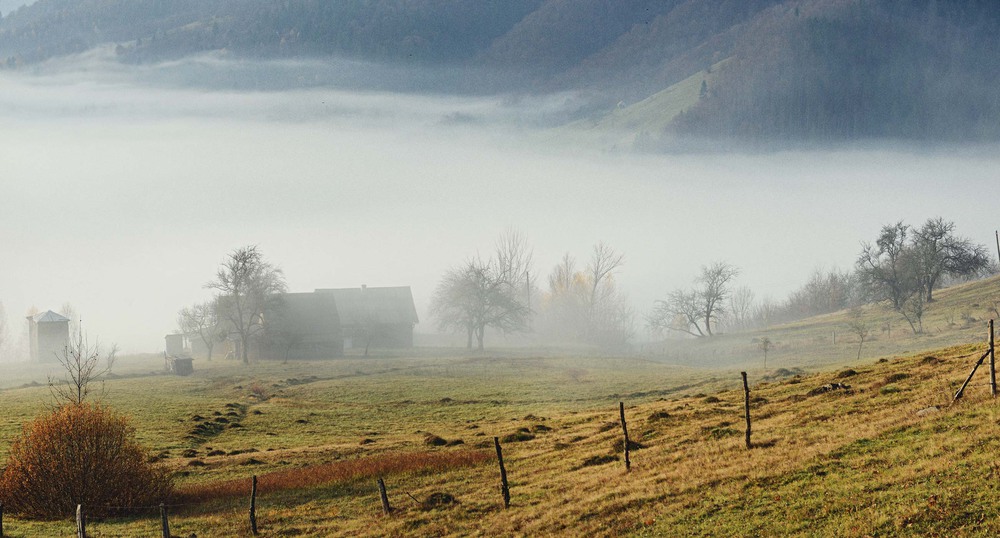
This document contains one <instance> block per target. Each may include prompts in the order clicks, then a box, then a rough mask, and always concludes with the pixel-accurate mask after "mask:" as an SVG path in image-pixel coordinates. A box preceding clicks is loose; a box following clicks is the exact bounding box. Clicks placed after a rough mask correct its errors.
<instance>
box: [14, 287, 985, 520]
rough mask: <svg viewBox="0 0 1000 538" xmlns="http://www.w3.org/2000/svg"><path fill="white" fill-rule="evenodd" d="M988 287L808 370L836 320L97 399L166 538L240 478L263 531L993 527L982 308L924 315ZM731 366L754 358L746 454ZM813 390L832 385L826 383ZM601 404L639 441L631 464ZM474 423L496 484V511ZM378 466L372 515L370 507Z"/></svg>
mask: <svg viewBox="0 0 1000 538" xmlns="http://www.w3.org/2000/svg"><path fill="white" fill-rule="evenodd" d="M996 286H997V282H996V281H994V280H991V281H987V282H985V283H978V284H977V285H972V286H971V287H968V286H967V287H958V288H953V289H949V290H944V291H942V292H941V294H940V299H939V301H938V302H936V303H934V306H933V307H932V309H929V310H928V314H927V319H926V320H925V324H926V325H927V326H928V327H929V328H930V330H929V334H927V335H924V336H920V337H914V336H912V335H905V334H904V335H897V334H895V332H894V335H893V337H892V338H889V337H887V336H886V337H882V336H880V337H879V339H878V340H876V341H875V342H874V343H873V345H872V346H871V347H872V348H873V350H878V352H880V353H881V352H882V351H885V348H883V347H880V346H890V345H891V346H897V347H896V348H894V349H898V350H899V352H898V353H896V352H892V351H891V350H889V352H886V353H881V355H882V356H880V357H871V356H868V357H867V358H863V359H862V360H861V361H857V360H852V359H853V357H846V358H845V357H844V353H843V352H842V351H844V350H839V348H838V347H835V346H834V345H833V344H832V342H830V343H828V344H827V345H829V346H830V348H829V353H830V357H829V358H828V360H827V362H826V363H824V360H823V353H824V351H822V350H823V349H827V348H824V347H823V346H822V345H817V346H813V347H808V346H803V347H802V349H810V350H811V351H809V353H810V354H809V355H808V356H803V357H796V356H795V355H794V354H793V353H792V351H790V350H794V349H797V348H796V347H795V346H797V345H798V344H797V342H799V339H801V341H803V342H809V341H813V342H814V343H815V342H818V341H817V340H816V339H815V335H816V334H820V333H827V332H831V331H832V330H833V329H832V327H837V326H839V325H838V323H841V322H840V321H838V318H837V315H833V316H828V317H826V318H827V319H826V320H825V321H817V320H809V321H806V322H802V323H799V324H794V325H790V326H786V327H780V328H776V329H772V330H771V331H769V333H768V334H770V335H772V336H771V337H772V338H774V339H775V340H777V341H778V342H783V343H784V348H783V351H782V352H780V353H778V354H777V355H776V356H775V357H773V358H772V357H769V364H768V368H767V369H764V368H763V367H762V366H759V365H756V364H754V363H755V361H756V359H755V358H753V356H745V357H744V358H743V359H739V360H734V361H731V362H730V363H728V364H727V363H726V361H719V365H718V366H717V367H715V368H708V367H700V368H699V367H694V366H677V365H671V364H669V363H667V362H664V361H663V360H658V359H657V358H656V357H655V356H650V357H647V356H629V357H573V356H560V354H559V353H556V352H549V353H546V354H544V355H538V354H532V353H531V352H529V351H525V350H505V351H504V352H503V353H499V352H497V353H495V354H493V355H489V356H479V355H469V356H467V355H465V354H464V353H456V352H455V351H453V350H440V351H433V350H417V352H415V353H412V354H411V355H412V356H383V357H373V358H367V359H365V358H360V357H347V358H343V359H337V360H329V361H313V362H289V363H281V362H261V363H255V364H251V365H249V366H248V367H245V366H243V365H241V364H236V363H233V362H227V361H220V360H216V361H212V362H207V361H196V373H195V375H193V376H191V377H173V376H167V375H163V374H161V373H159V372H158V368H159V366H160V360H161V359H158V358H156V357H130V358H128V359H125V360H123V361H122V362H121V364H120V365H119V366H117V367H116V373H117V375H118V376H119V377H117V378H114V379H111V380H108V381H107V383H106V389H107V394H106V396H105V397H104V401H105V402H106V403H107V404H109V405H111V406H113V407H114V408H116V409H118V410H120V411H123V412H126V413H128V414H130V415H131V416H132V418H133V421H134V424H135V426H136V429H137V432H138V436H139V438H140V440H141V441H142V442H143V443H144V444H146V445H147V446H149V447H150V450H151V456H152V457H155V458H156V459H157V460H158V461H159V462H160V463H161V464H162V465H166V466H168V467H169V468H170V469H172V470H173V471H174V472H175V475H176V477H177V485H178V492H177V495H176V496H175V498H173V499H170V500H168V501H167V504H168V506H169V510H170V520H171V526H172V531H173V534H174V535H177V536H190V535H191V534H195V535H197V536H248V535H249V533H250V529H249V523H248V517H247V508H248V498H247V497H248V494H249V490H250V477H251V476H252V475H257V476H258V477H259V479H260V482H259V485H260V487H259V496H258V501H257V505H258V523H259V527H260V530H261V535H263V536H333V535H343V536H413V535H418V536H476V535H480V536H544V535H564V536H579V535H598V536H685V535H691V536H718V535H732V536H781V535H803V536H813V535H842V536H884V535H913V536H928V535H938V536H944V535H947V536H994V535H997V534H998V533H1000V517H998V516H1000V507H998V506H997V505H996V502H995V501H996V499H997V493H998V492H997V485H996V483H997V473H998V471H1000V467H998V464H997V463H996V459H995V454H996V453H997V452H998V451H1000V429H998V424H1000V406H998V404H997V403H996V402H995V401H994V400H992V399H991V398H990V397H989V394H988V389H987V387H986V386H985V385H984V384H985V382H986V379H987V375H986V373H985V371H983V370H982V369H981V370H980V373H977V377H976V378H975V379H974V381H973V385H972V386H971V387H970V389H969V391H968V392H967V395H966V397H965V398H964V399H963V400H961V401H959V402H958V403H956V404H952V403H951V396H952V394H954V392H955V390H956V389H957V387H958V385H959V384H960V383H961V382H962V381H963V380H964V378H965V376H966V375H967V374H968V371H969V369H970V368H971V366H972V364H973V362H974V361H975V360H976V359H977V358H978V357H979V355H980V354H981V353H982V351H983V349H984V343H983V340H984V338H983V336H984V335H985V331H984V324H983V323H981V319H975V320H968V321H967V323H968V327H964V326H960V325H958V324H957V323H955V324H954V325H953V326H952V327H951V330H950V331H945V330H944V329H943V328H944V327H946V326H947V322H946V320H947V319H949V316H948V315H947V314H941V312H943V311H944V310H945V309H958V308H961V306H960V304H961V303H962V301H965V302H967V303H969V304H970V306H969V309H970V310H971V309H973V308H974V307H972V306H971V304H973V303H976V304H979V305H980V306H979V307H978V308H980V309H982V308H983V306H982V305H983V304H984V302H985V299H982V298H981V297H982V296H984V294H985V295H986V296H987V297H989V296H992V293H993V291H994V290H993V288H994V287H996ZM956 297H959V298H956ZM935 309H937V310H938V311H935ZM872 315H873V316H874V315H876V313H875V312H872ZM883 315H886V316H888V315H890V314H887V313H883ZM843 316H846V314H843ZM977 316H978V317H984V316H983V315H982V314H981V313H980V314H977ZM966 317H967V318H972V317H974V316H973V315H971V314H970V315H969V316H966ZM939 325H940V326H941V327H942V329H941V330H940V331H937V330H936V328H937V327H938V326H939ZM756 337H758V336H755V335H746V334H745V335H728V336H724V337H720V338H719V340H717V341H715V342H712V343H707V342H684V343H683V346H685V347H684V348H683V349H682V350H681V351H680V352H679V353H694V351H692V350H696V349H697V346H702V347H703V348H704V349H706V350H710V351H711V352H710V353H706V356H705V362H706V363H707V365H708V366H711V365H712V361H713V357H715V356H716V355H717V352H716V351H714V349H726V348H727V346H728V347H732V348H734V347H736V346H738V345H743V346H747V347H748V349H752V344H751V341H752V339H753V338H756ZM948 339H952V341H948ZM963 339H964V341H965V343H961V344H957V345H952V344H953V341H954V340H959V341H962V340H963ZM925 344H926V345H925ZM941 344H944V345H941ZM841 345H843V346H845V350H846V349H847V346H851V348H852V349H855V352H856V347H854V346H855V345H856V343H853V344H852V343H851V342H850V341H846V342H845V341H839V342H838V344H837V345H836V346H841ZM866 345H867V344H866ZM712 346H717V347H716V348H713V347H712ZM945 346H947V347H945ZM921 349H923V351H919V352H918V350H921ZM803 353H806V352H803ZM668 358H669V356H668ZM772 360H773V361H774V362H772ZM741 361H742V362H741ZM748 365H749V366H754V367H752V368H748ZM741 368H743V369H748V370H749V371H750V384H751V395H752V410H751V414H752V417H753V443H754V447H753V448H752V449H751V450H747V449H746V448H745V447H744V438H743V434H744V430H743V427H744V426H743V392H742V385H741V381H740V376H739V369H741ZM800 370H801V371H800ZM19 375H22V376H26V377H31V375H33V374H32V373H31V371H30V369H29V370H25V371H23V372H21V373H20V374H19ZM42 381H44V377H43V378H42ZM26 383H28V382H27V381H25V382H23V383H21V384H22V385H24V384H26ZM831 383H839V384H841V385H843V387H838V388H833V389H831V390H825V391H824V390H823V387H824V386H825V385H828V384H831ZM619 401H623V402H624V403H625V407H626V414H627V419H628V425H629V433H630V435H631V437H632V439H633V441H634V442H635V443H637V445H636V446H635V447H634V448H633V450H632V452H631V460H632V468H631V471H629V472H626V471H625V467H624V463H623V461H622V434H621V426H620V423H619V420H618V402H619ZM49 403H50V398H49V394H48V390H47V388H46V387H44V386H32V385H27V386H21V387H19V388H18V387H14V388H8V389H5V390H3V391H2V392H0V406H2V408H3V409H4V413H3V415H2V417H0V457H2V456H4V455H5V453H6V449H7V447H8V446H9V442H10V440H11V438H12V437H13V436H14V435H15V434H16V433H17V431H19V428H20V424H21V423H23V422H24V421H25V420H28V419H30V418H31V417H33V416H35V415H37V414H38V413H41V412H44V411H45V409H46V408H47V405H48V404H49ZM494 436H496V437H500V438H501V440H502V445H503V450H504V458H505V463H506V467H507V471H508V474H509V478H510V491H511V497H512V500H511V506H510V508H509V509H506V510H505V509H504V508H503V501H502V498H501V494H500V489H499V471H498V467H497V461H496V456H495V452H494V450H493V437H494ZM379 476H381V477H384V479H385V482H386V485H387V488H388V496H389V500H390V503H391V504H392V505H393V507H394V512H393V514H392V515H391V516H384V515H382V514H381V506H380V502H379V498H378V493H377V489H376V483H375V482H376V478H377V477H379ZM73 530H74V528H73V523H72V521H71V518H70V515H69V514H67V517H66V518H65V519H64V520H60V521H51V522H31V521H24V520H19V519H17V518H16V517H13V516H11V515H6V516H5V518H4V531H5V535H6V536H39V535H42V536H69V535H72V533H73ZM89 531H90V534H91V535H92V536H143V535H144V536H150V535H155V534H156V533H157V532H158V514H157V512H156V510H155V507H151V510H150V511H149V512H148V513H137V514H132V515H130V516H129V517H125V518H121V519H111V520H103V521H92V522H91V524H90V527H89Z"/></svg>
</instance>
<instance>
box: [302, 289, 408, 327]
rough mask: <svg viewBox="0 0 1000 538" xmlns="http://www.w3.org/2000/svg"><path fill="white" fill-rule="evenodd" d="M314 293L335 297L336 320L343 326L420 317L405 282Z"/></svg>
mask: <svg viewBox="0 0 1000 538" xmlns="http://www.w3.org/2000/svg"><path fill="white" fill-rule="evenodd" d="M316 294H317V295H331V296H333V297H334V299H336V301H337V312H338V313H340V323H341V325H343V326H344V327H352V326H353V327H357V326H360V325H362V324H364V323H365V322H366V321H374V322H375V323H380V324H385V325H403V324H413V323H418V322H419V321H420V319H418V318H417V307H416V306H414V304H413V293H412V292H410V287H409V286H395V287H386V288H369V287H361V288H336V289H332V288H331V289H318V290H316Z"/></svg>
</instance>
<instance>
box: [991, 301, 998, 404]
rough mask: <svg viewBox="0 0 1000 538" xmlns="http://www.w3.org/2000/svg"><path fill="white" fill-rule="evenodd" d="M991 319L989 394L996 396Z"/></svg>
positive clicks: (995, 369) (995, 368)
mask: <svg viewBox="0 0 1000 538" xmlns="http://www.w3.org/2000/svg"><path fill="white" fill-rule="evenodd" d="M993 351H994V347H993V320H992V319H991V320H990V396H993V397H994V398H996V397H997V367H996V355H995V353H994V352H993Z"/></svg>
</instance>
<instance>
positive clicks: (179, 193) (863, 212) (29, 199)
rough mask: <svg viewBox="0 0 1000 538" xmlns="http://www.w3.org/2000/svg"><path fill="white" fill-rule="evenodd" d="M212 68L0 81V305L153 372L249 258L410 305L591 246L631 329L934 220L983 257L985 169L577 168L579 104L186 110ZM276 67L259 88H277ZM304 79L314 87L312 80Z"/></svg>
mask: <svg viewBox="0 0 1000 538" xmlns="http://www.w3.org/2000/svg"><path fill="white" fill-rule="evenodd" d="M206 62H211V63H212V67H213V69H215V70H216V72H218V73H226V72H237V71H239V69H241V67H240V65H239V64H230V63H229V62H227V61H226V60H222V59H219V58H217V57H202V58H200V59H197V60H184V61H181V62H173V63H170V64H166V65H158V66H144V67H142V68H138V69H137V70H133V69H131V68H125V67H122V66H120V65H118V64H116V63H114V62H112V61H109V59H108V58H107V57H106V55H103V54H102V53H91V54H88V55H85V56H82V57H76V58H73V59H71V60H70V61H53V62H50V63H48V64H44V65H42V66H41V67H39V68H37V69H36V70H34V72H16V73H12V72H6V73H2V74H0V136H2V139H3V140H4V143H3V144H2V145H0V187H2V194H3V195H2V197H0V244H2V245H3V249H2V262H0V300H2V301H3V303H4V305H5V306H6V310H7V312H8V316H9V317H10V318H11V320H12V323H11V327H12V329H13V330H14V331H16V332H19V331H20V330H21V322H20V321H19V320H20V319H22V317H21V316H23V314H24V313H25V312H26V311H27V310H28V309H29V308H30V307H32V306H35V307H38V308H41V309H43V310H44V309H54V310H58V309H59V307H60V306H61V305H62V304H63V303H66V302H70V303H72V304H73V305H74V306H75V307H76V309H77V311H78V312H79V313H80V314H81V316H82V318H83V323H84V327H85V329H86V330H87V331H88V332H89V333H90V334H91V335H93V336H100V337H101V338H102V340H106V341H116V342H118V343H119V344H120V345H121V346H123V348H124V349H125V350H126V351H135V352H140V351H156V350H158V349H161V346H162V336H163V335H164V334H166V333H168V332H171V331H172V330H173V329H174V328H175V317H176V312H177V310H178V309H179V308H180V307H181V306H184V305H187V304H190V303H192V302H195V301H198V300H203V299H205V298H207V297H208V296H209V295H210V294H209V292H208V290H205V289H203V285H204V284H205V283H206V282H207V281H208V280H209V279H211V277H212V276H213V275H214V271H215V269H216V267H217V265H218V263H219V262H220V261H221V260H222V259H223V257H224V256H225V255H226V254H227V253H228V252H229V251H231V250H232V249H234V248H236V247H239V246H242V245H246V244H258V245H259V246H260V248H261V249H262V251H263V252H264V253H265V255H266V256H267V258H268V259H269V260H271V261H273V262H274V263H276V264H278V265H280V266H281V267H282V268H283V269H284V270H285V272H286V275H287V278H288V283H289V287H290V289H291V290H293V291H310V290H312V289H314V288H321V287H351V286H360V285H361V284H368V285H373V286H379V285H410V286H412V287H413V292H414V298H415V300H416V303H417V308H418V311H419V312H420V314H421V319H422V320H424V321H425V322H424V323H422V324H421V325H420V326H419V327H418V331H423V332H428V331H431V330H433V327H432V326H431V324H429V323H426V320H427V316H426V308H427V305H428V302H429V298H430V295H431V293H432V291H433V288H434V286H435V285H436V283H437V281H438V279H439V278H440V276H441V275H442V274H443V273H444V272H445V271H446V270H447V269H448V268H449V267H451V266H453V265H456V264H458V263H460V262H462V261H464V260H466V259H467V258H469V257H470V256H473V255H475V254H476V253H477V252H482V253H488V252H489V251H490V250H491V248H492V244H493V241H494V239H495V238H496V236H497V235H498V234H499V233H500V232H502V231H503V230H504V229H506V228H508V227H514V228H516V229H518V230H520V231H522V232H523V233H525V234H526V235H527V236H528V239H529V241H530V243H531V245H532V246H533V247H534V252H535V257H536V267H537V269H538V271H539V273H540V274H541V276H542V277H543V278H544V275H546V274H547V273H548V270H549V269H550V268H551V267H552V266H553V265H555V264H556V262H557V261H558V259H559V258H560V257H561V256H562V255H563V253H565V252H570V253H572V254H574V255H575V256H576V257H577V258H578V259H584V258H585V257H586V256H587V255H588V254H587V253H588V252H589V249H590V247H591V245H593V244H594V243H596V242H597V241H600V240H603V241H605V242H606V243H608V244H610V245H612V246H613V247H615V248H616V249H618V250H619V251H621V252H624V253H625V255H626V265H625V267H624V268H623V270H622V271H621V273H620V275H619V277H618V279H619V280H618V281H619V283H620V284H621V285H622V287H623V289H624V290H625V291H626V292H627V293H628V294H629V296H630V299H631V301H632V302H633V304H634V305H635V306H636V308H637V309H638V310H639V311H640V312H645V311H647V310H649V309H650V308H651V306H652V303H653V300H654V299H658V298H663V297H664V296H665V295H666V294H667V293H668V292H669V291H670V290H672V289H674V288H676V287H683V286H687V285H688V284H689V283H690V281H691V280H692V279H693V278H694V277H695V276H696V273H697V271H698V268H699V266H701V265H703V264H706V263H709V262H711V261H714V260H727V261H729V262H730V263H732V264H734V265H736V266H738V267H740V268H742V270H743V273H742V275H741V276H740V277H739V282H740V283H742V284H746V285H748V286H750V287H751V288H752V289H753V290H755V292H756V293H757V294H758V296H759V297H760V296H768V295H769V296H771V297H773V298H776V299H782V298H783V297H784V295H785V294H787V293H788V292H789V291H791V290H792V289H795V288H797V287H798V286H800V285H801V284H802V283H803V282H804V280H805V279H806V277H807V275H808V274H809V273H810V272H811V271H812V270H813V269H815V268H817V267H823V268H833V267H840V268H844V269H847V268H850V267H851V266H852V264H853V262H854V259H855V257H856V256H857V253H858V250H859V242H860V241H861V240H871V239H872V238H873V237H874V235H875V232H876V231H877V230H878V228H879V227H880V226H881V225H882V224H885V223H888V222H894V221H896V220H899V219H905V220H907V221H909V222H919V221H921V220H923V219H925V218H927V217H929V216H937V215H942V216H945V217H946V218H948V219H951V220H954V221H955V222H956V225H957V228H958V231H959V232H960V233H962V234H964V235H968V236H970V237H971V238H972V239H974V240H976V241H978V242H983V243H989V242H990V241H991V239H992V233H993V228H994V223H993V222H992V221H991V220H990V218H989V216H988V215H987V214H986V212H985V211H984V209H985V207H986V205H985V204H986V201H985V200H987V199H988V198H987V197H988V195H989V193H990V192H991V190H992V189H994V183H995V182H994V181H992V180H994V179H995V177H996V175H995V170H997V167H998V164H1000V162H998V161H1000V158H998V157H996V155H997V153H996V152H995V148H993V147H992V146H979V147H972V148H968V147H965V148H962V147H944V148H929V147H909V146H894V147H892V146H889V147H878V146H871V145H867V146H865V147H860V146H856V145H855V146H846V147H841V148H839V149H833V150H829V151H774V152H767V153H739V152H736V153H729V154H704V153H694V154H673V155H647V154H639V153H634V152H614V151H608V149H607V148H603V147H588V146H580V145H577V146H571V145H570V144H567V143H564V142H563V141H562V139H561V137H560V136H559V134H558V132H557V131H553V130H551V129H548V128H547V127H545V126H546V125H547V123H548V120H547V118H550V117H551V116H552V115H553V114H558V113H559V108H560V106H565V103H572V102H573V98H574V97H573V95H571V94H564V95H556V96H544V95H543V96H536V97H532V98H524V99H519V100H510V99H504V98H501V97H454V96H448V95H440V94H438V95H412V94H410V95H404V94H393V93H378V92H355V91H345V90H335V89H329V88H310V89H305V90H298V91H296V90H288V91H273V92H246V91H236V90H212V89H206V88H198V87H180V86H178V85H176V84H172V83H170V82H167V81H169V80H176V79H177V78H188V77H193V75H189V74H190V73H197V72H198V70H200V69H204V66H205V64H206ZM287 68H288V66H287V65H286V64H281V63H271V64H265V65H264V67H258V68H257V69H259V70H260V72H261V73H264V74H267V73H272V72H273V73H284V72H285V70H286V69H287ZM295 68H296V69H299V70H306V71H308V70H309V69H318V70H320V69H323V66H322V65H319V64H316V65H310V64H309V63H308V62H306V63H299V64H296V67H295Z"/></svg>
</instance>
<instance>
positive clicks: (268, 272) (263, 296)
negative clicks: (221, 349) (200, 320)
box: [205, 245, 287, 364]
mask: <svg viewBox="0 0 1000 538" xmlns="http://www.w3.org/2000/svg"><path fill="white" fill-rule="evenodd" d="M205 286H206V287H207V288H210V289H214V290H216V291H217V292H218V295H217V297H216V304H217V306H218V309H219V310H218V311H219V316H220V317H221V318H222V319H224V320H225V321H227V322H228V325H229V329H230V330H231V331H233V332H234V333H235V334H236V335H237V336H238V338H239V341H240V354H241V357H242V359H243V363H244V364H248V363H249V362H250V355H249V348H250V342H251V341H252V340H253V338H254V337H255V336H257V335H259V334H261V333H262V332H263V331H264V327H265V320H264V313H265V311H268V310H274V309H278V308H280V305H281V297H280V294H281V293H284V292H285V291H286V289H287V286H286V284H285V275H284V273H283V272H282V270H281V269H279V268H277V267H275V266H273V265H271V264H270V263H268V262H267V261H265V260H264V257H263V255H261V253H260V251H258V250H257V247H256V246H255V245H251V246H246V247H242V248H238V249H236V250H234V251H233V252H231V253H230V254H229V256H228V257H227V258H226V260H225V261H223V262H222V264H221V266H220V267H219V270H218V272H217V273H216V276H215V280H213V281H211V282H209V283H208V284H206V285H205Z"/></svg>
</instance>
